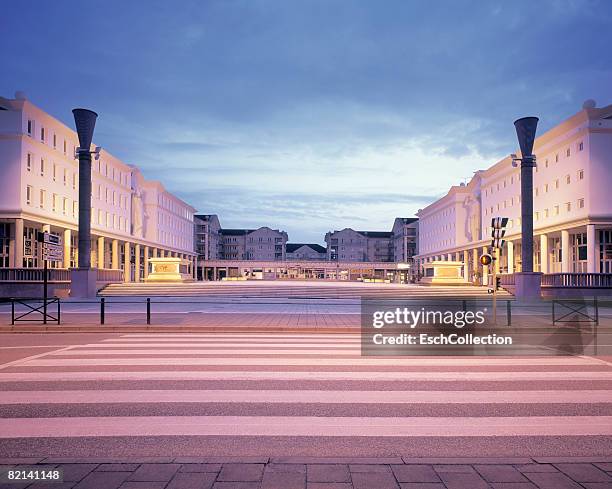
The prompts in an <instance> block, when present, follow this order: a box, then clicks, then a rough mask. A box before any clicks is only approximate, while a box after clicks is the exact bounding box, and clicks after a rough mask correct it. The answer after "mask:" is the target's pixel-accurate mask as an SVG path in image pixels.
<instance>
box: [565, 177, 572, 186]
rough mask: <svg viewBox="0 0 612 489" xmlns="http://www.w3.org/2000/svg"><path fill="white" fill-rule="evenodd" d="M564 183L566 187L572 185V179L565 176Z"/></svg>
mask: <svg viewBox="0 0 612 489" xmlns="http://www.w3.org/2000/svg"><path fill="white" fill-rule="evenodd" d="M565 183H567V184H568V185H569V184H570V183H572V178H571V177H570V176H569V175H565Z"/></svg>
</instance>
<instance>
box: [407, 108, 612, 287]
mask: <svg viewBox="0 0 612 489" xmlns="http://www.w3.org/2000/svg"><path fill="white" fill-rule="evenodd" d="M533 152H534V154H535V155H536V156H537V168H536V169H535V171H534V207H533V208H534V213H533V223H534V236H535V242H534V266H535V270H536V271H541V272H543V273H545V274H546V273H555V272H590V273H597V272H601V273H612V200H611V199H610V189H611V188H612V105H608V106H606V107H602V108H597V107H596V106H595V103H594V102H593V101H587V102H585V104H584V105H583V108H582V110H580V111H579V112H577V113H576V114H574V115H572V116H571V117H569V118H568V119H566V120H565V121H563V122H561V123H560V124H559V125H557V126H555V127H553V128H552V129H550V130H549V131H547V132H545V133H544V134H542V135H540V136H539V137H537V138H536V141H535V145H534V151H533ZM417 215H418V217H419V227H420V228H419V252H418V256H417V257H416V258H417V260H418V262H419V264H420V266H421V268H422V267H423V265H424V264H425V263H427V262H430V261H434V260H457V261H463V262H464V274H465V277H466V279H469V280H473V279H474V278H476V279H478V280H480V278H481V277H482V279H483V281H484V280H487V275H488V273H489V270H488V269H487V267H482V266H481V265H480V264H479V262H478V257H479V256H480V255H481V254H482V253H483V252H485V251H487V247H488V246H489V245H490V234H491V226H490V224H491V219H492V218H493V217H507V218H508V219H509V221H508V227H507V233H506V237H507V238H506V239H507V245H506V247H505V249H504V250H503V252H502V255H501V258H500V260H499V261H498V264H497V266H499V271H500V272H502V273H513V272H517V271H520V270H521V187H520V168H518V167H514V166H513V165H512V159H511V157H510V156H508V157H506V158H504V159H502V160H501V161H498V162H497V163H495V164H494V165H493V166H491V167H490V168H488V169H486V170H479V171H477V172H475V173H474V175H473V177H472V178H471V180H470V181H469V182H468V183H467V184H460V185H456V186H453V187H451V188H450V190H449V191H448V193H447V194H446V195H445V196H444V197H442V198H441V199H439V200H437V201H436V202H433V203H432V204H431V205H429V206H427V207H426V208H424V209H421V210H419V212H418V213H417Z"/></svg>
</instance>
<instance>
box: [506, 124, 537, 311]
mask: <svg viewBox="0 0 612 489" xmlns="http://www.w3.org/2000/svg"><path fill="white" fill-rule="evenodd" d="M538 120H539V119H538V118H537V117H523V118H521V119H517V120H516V121H514V127H515V128H516V136H517V138H518V142H519V146H520V148H521V157H520V158H517V157H516V156H514V155H513V158H512V164H513V165H516V164H517V162H520V165H521V235H522V236H521V261H522V270H521V272H520V273H517V274H515V295H516V297H518V298H522V299H536V298H540V295H541V286H542V274H541V273H534V271H533V168H534V167H535V165H536V157H535V155H534V154H533V143H534V141H535V134H536V129H537V127H538Z"/></svg>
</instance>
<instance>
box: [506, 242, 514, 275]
mask: <svg viewBox="0 0 612 489" xmlns="http://www.w3.org/2000/svg"><path fill="white" fill-rule="evenodd" d="M506 253H508V273H514V241H508V249H507V251H506Z"/></svg>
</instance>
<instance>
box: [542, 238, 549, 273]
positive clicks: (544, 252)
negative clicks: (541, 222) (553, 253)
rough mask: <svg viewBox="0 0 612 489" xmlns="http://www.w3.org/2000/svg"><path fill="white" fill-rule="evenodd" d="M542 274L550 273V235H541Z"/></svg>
mask: <svg viewBox="0 0 612 489" xmlns="http://www.w3.org/2000/svg"><path fill="white" fill-rule="evenodd" d="M540 272H542V273H548V235H546V234H540Z"/></svg>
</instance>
